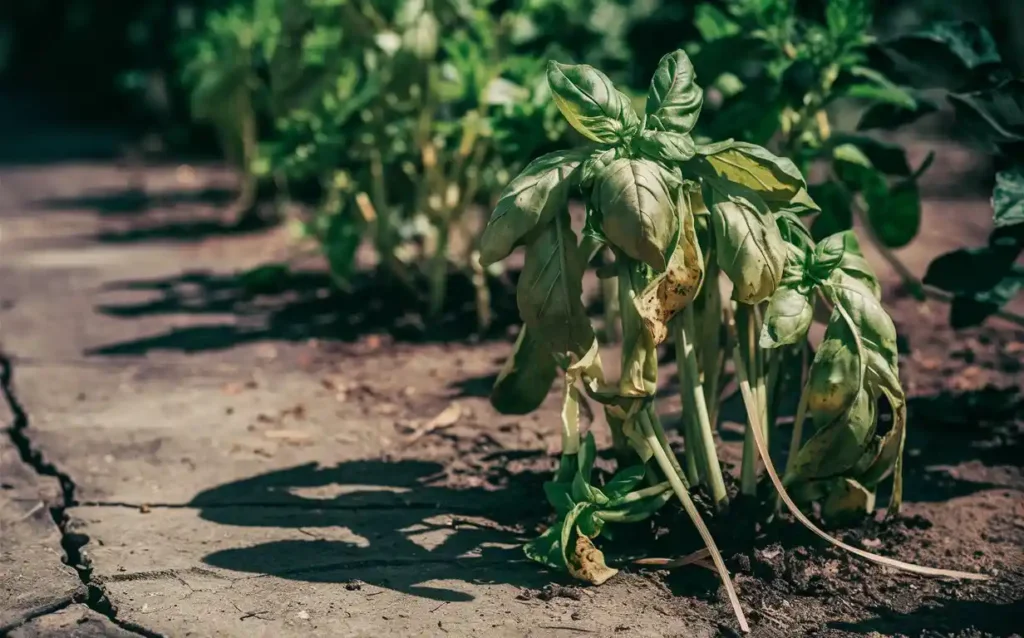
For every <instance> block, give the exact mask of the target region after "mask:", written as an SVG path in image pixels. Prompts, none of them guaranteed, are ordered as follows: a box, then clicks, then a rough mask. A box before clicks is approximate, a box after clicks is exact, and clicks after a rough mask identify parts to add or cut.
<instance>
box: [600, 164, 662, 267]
mask: <svg viewBox="0 0 1024 638" xmlns="http://www.w3.org/2000/svg"><path fill="white" fill-rule="evenodd" d="M675 179H676V178H675V177H674V176H673V175H672V174H671V173H669V172H668V171H666V170H665V169H664V168H662V167H661V166H660V165H659V164H657V163H656V162H652V161H650V160H645V159H625V158H623V159H617V160H615V161H613V162H612V163H611V164H609V165H608V167H607V168H605V169H604V170H603V171H601V174H600V175H599V176H598V178H597V183H596V184H595V187H594V193H593V199H592V204H593V205H594V206H595V207H596V208H597V209H598V210H599V212H600V214H601V224H602V226H601V228H602V230H603V232H604V235H605V237H607V238H608V241H609V242H611V243H612V244H613V245H614V246H615V247H616V248H618V249H619V250H621V251H622V252H624V253H626V254H627V255H629V256H630V257H631V258H633V259H636V260H638V261H642V262H644V263H646V264H647V265H649V266H650V267H651V268H654V269H655V270H657V271H659V272H661V271H664V270H665V268H666V266H667V261H666V260H667V258H668V256H669V253H670V249H671V248H672V247H673V246H672V243H673V242H674V241H675V239H676V235H677V233H678V229H679V219H678V215H677V214H676V211H675V199H676V197H675V191H676V188H678V187H677V186H675V185H673V184H671V183H670V182H672V181H674V180H675Z"/></svg>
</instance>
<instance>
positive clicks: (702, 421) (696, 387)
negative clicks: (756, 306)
mask: <svg viewBox="0 0 1024 638" xmlns="http://www.w3.org/2000/svg"><path fill="white" fill-rule="evenodd" d="M682 314H683V326H682V330H679V331H678V332H677V333H676V338H677V339H678V340H679V341H680V342H681V343H682V344H683V358H682V360H681V361H678V362H677V365H680V364H681V366H682V367H681V368H680V371H681V372H682V371H685V374H680V375H679V376H680V378H681V379H682V381H681V386H682V391H683V392H685V393H687V396H689V398H690V405H692V406H693V407H694V410H693V412H694V415H693V417H694V419H695V420H696V423H697V428H695V429H696V432H695V434H696V435H697V444H698V445H700V446H701V447H702V448H703V451H704V461H705V464H704V472H705V476H706V477H707V481H708V487H709V488H710V489H711V497H712V500H713V501H714V502H715V505H716V506H717V507H719V508H723V507H725V506H727V505H728V504H729V497H728V494H727V492H726V489H725V481H723V480H722V466H721V465H719V463H718V453H717V452H716V450H715V437H714V432H713V430H712V429H711V422H710V421H709V419H708V406H707V403H705V402H704V388H703V387H702V385H701V382H700V370H699V368H698V366H697V352H696V351H695V350H694V347H693V335H694V334H695V333H696V329H695V328H694V325H693V323H694V322H693V304H690V305H688V306H686V308H684V309H683V313H682Z"/></svg>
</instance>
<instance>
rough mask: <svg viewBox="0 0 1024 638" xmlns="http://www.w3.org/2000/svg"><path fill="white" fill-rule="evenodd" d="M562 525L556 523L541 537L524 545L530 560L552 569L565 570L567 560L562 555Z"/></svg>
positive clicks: (525, 552)
mask: <svg viewBox="0 0 1024 638" xmlns="http://www.w3.org/2000/svg"><path fill="white" fill-rule="evenodd" d="M561 538H562V525H561V521H559V522H557V523H555V524H554V525H552V526H551V527H549V528H548V529H546V530H544V533H543V534H541V535H540V536H539V537H537V538H535V539H533V540H532V541H529V542H527V543H526V544H525V545H523V553H524V554H526V557H527V558H529V559H530V560H533V561H536V562H538V563H540V564H542V565H547V566H548V567H551V568H552V569H565V558H564V557H563V554H562V542H561Z"/></svg>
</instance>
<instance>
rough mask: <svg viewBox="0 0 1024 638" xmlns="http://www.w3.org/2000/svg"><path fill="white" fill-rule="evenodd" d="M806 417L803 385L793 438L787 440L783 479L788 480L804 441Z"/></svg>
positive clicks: (805, 396)
mask: <svg viewBox="0 0 1024 638" xmlns="http://www.w3.org/2000/svg"><path fill="white" fill-rule="evenodd" d="M806 417H807V386H806V385H804V387H803V390H801V391H800V403H799V404H798V405H797V408H796V418H795V419H794V420H793V436H792V437H790V439H789V456H787V457H786V472H785V473H784V474H783V477H784V478H789V474H790V472H792V471H793V461H794V460H795V459H796V455H797V453H798V452H799V451H800V444H801V443H803V439H804V419H805V418H806Z"/></svg>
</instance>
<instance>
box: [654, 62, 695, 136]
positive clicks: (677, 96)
mask: <svg viewBox="0 0 1024 638" xmlns="http://www.w3.org/2000/svg"><path fill="white" fill-rule="evenodd" d="M696 77H697V76H696V73H695V72H694V70H693V64H692V63H691V62H690V58H689V57H688V56H687V55H686V53H684V52H683V51H680V50H677V51H673V52H672V53H668V54H666V55H665V56H663V57H662V58H661V61H660V62H659V63H658V68H657V69H656V70H655V71H654V77H652V78H651V88H650V90H648V92H647V127H648V128H650V129H654V130H658V131H671V132H673V133H689V132H690V130H691V129H693V125H694V124H696V123H697V118H698V117H699V116H700V108H701V105H702V104H703V103H704V92H703V91H702V90H701V88H700V87H699V86H697V83H696Z"/></svg>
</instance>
